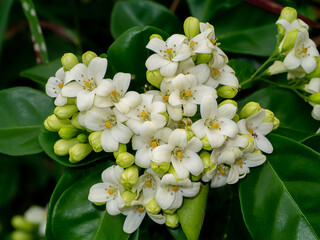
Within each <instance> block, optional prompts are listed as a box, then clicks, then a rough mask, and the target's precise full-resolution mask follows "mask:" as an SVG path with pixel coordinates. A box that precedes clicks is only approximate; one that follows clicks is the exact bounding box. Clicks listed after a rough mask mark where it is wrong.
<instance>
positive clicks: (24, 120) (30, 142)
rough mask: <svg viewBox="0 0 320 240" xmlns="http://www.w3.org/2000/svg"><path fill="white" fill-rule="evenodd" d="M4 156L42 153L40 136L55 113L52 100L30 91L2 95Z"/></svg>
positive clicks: (1, 144)
mask: <svg viewBox="0 0 320 240" xmlns="http://www.w3.org/2000/svg"><path fill="white" fill-rule="evenodd" d="M0 102H1V103H2V106H1V108H0V116H1V119H0V126H1V127H0V152H1V153H4V154H8V155H12V156H21V155H28V154H35V153H39V152H41V151H42V149H41V147H40V145H39V142H38V135H39V133H40V127H41V126H42V124H43V121H44V120H45V119H46V117H47V116H48V115H49V113H51V112H52V111H53V103H52V99H51V98H49V97H48V96H46V95H45V94H44V93H42V92H40V91H38V90H35V89H32V88H27V87H16V88H11V89H6V90H2V91H0Z"/></svg>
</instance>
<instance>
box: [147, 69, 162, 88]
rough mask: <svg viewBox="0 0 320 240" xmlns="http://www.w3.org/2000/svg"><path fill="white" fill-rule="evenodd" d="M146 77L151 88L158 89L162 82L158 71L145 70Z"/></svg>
mask: <svg viewBox="0 0 320 240" xmlns="http://www.w3.org/2000/svg"><path fill="white" fill-rule="evenodd" d="M146 77H147V80H148V82H149V83H150V84H151V85H152V86H155V87H156V88H160V85H161V82H162V80H163V76H162V75H161V73H160V69H157V70H153V71H149V70H147V72H146Z"/></svg>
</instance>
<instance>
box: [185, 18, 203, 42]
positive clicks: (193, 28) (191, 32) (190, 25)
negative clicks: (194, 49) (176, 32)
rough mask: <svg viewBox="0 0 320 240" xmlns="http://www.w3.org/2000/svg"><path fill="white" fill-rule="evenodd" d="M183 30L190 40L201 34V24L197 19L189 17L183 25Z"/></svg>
mask: <svg viewBox="0 0 320 240" xmlns="http://www.w3.org/2000/svg"><path fill="white" fill-rule="evenodd" d="M183 30H184V34H185V35H186V37H187V38H188V39H189V40H190V39H191V38H193V37H195V36H197V35H198V34H199V33H200V22H199V20H198V19H197V18H195V17H188V18H186V20H185V21H184V23H183Z"/></svg>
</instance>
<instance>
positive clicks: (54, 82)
mask: <svg viewBox="0 0 320 240" xmlns="http://www.w3.org/2000/svg"><path fill="white" fill-rule="evenodd" d="M66 78H68V72H65V71H64V70H63V67H61V68H59V69H58V71H57V72H56V74H55V76H54V77H50V78H49V79H48V82H47V84H46V93H47V95H48V96H49V97H52V98H56V99H55V100H54V104H55V105H56V106H63V105H65V104H67V101H68V98H66V97H63V96H62V95H61V89H62V88H63V86H64V83H65V79H66Z"/></svg>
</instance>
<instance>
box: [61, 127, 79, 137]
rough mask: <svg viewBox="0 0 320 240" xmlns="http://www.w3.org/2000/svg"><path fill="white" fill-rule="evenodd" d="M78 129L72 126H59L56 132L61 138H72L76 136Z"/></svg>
mask: <svg viewBox="0 0 320 240" xmlns="http://www.w3.org/2000/svg"><path fill="white" fill-rule="evenodd" d="M78 131H79V130H78V129H76V128H74V127H62V128H60V130H59V132H58V134H59V136H60V137H61V138H64V139H70V138H74V137H75V136H77V135H78Z"/></svg>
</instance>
